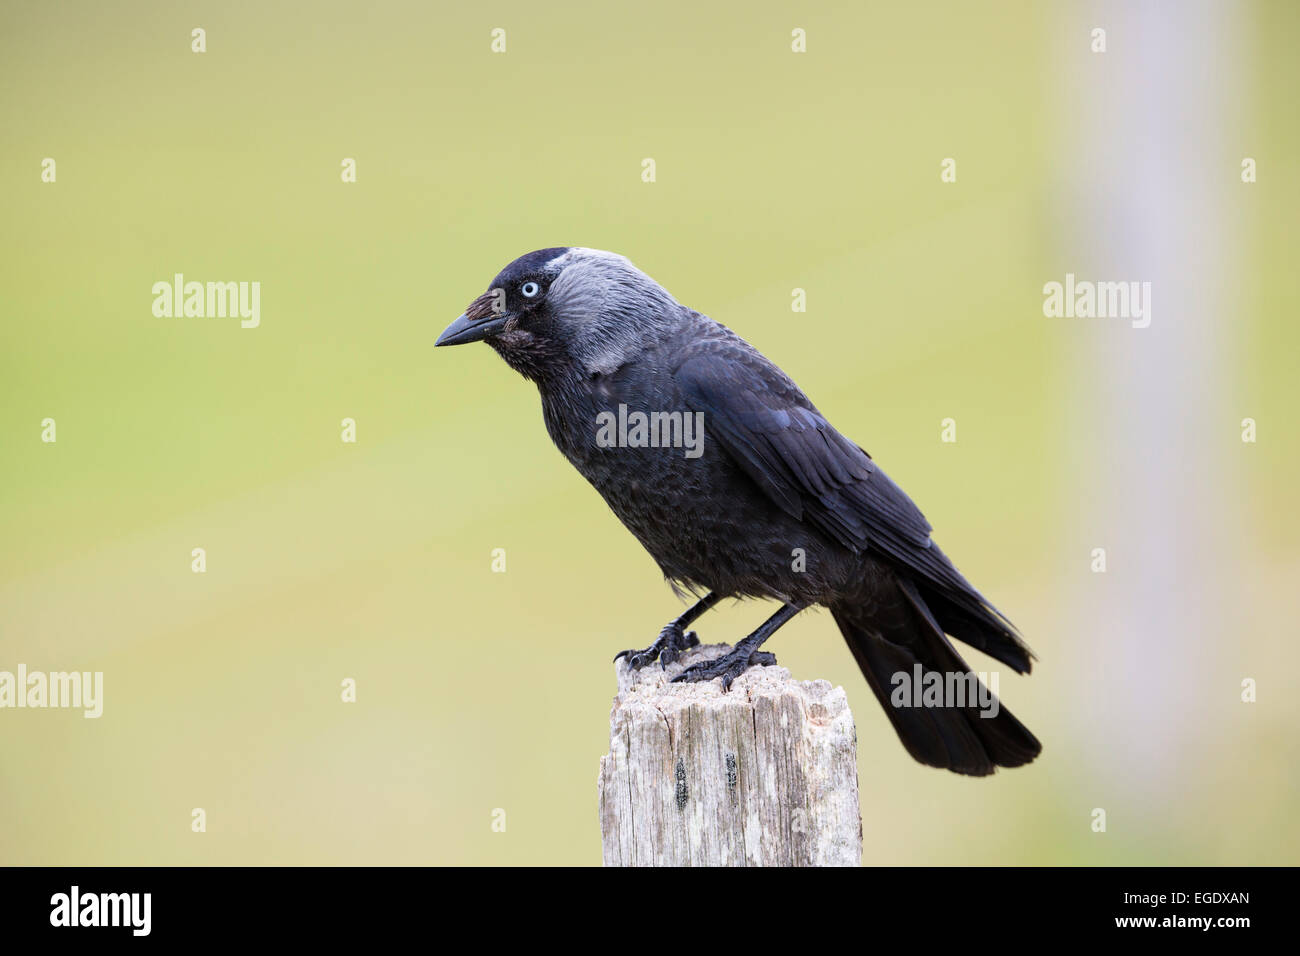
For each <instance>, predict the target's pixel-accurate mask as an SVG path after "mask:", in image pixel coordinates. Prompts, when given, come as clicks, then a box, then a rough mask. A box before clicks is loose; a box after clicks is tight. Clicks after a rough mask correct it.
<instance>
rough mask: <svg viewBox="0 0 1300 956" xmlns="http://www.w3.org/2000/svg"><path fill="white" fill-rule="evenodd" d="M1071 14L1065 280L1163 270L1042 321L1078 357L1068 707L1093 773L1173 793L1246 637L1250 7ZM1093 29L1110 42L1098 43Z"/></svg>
mask: <svg viewBox="0 0 1300 956" xmlns="http://www.w3.org/2000/svg"><path fill="white" fill-rule="evenodd" d="M1070 10H1071V12H1070V13H1069V14H1068V15H1067V17H1065V18H1064V20H1065V22H1063V23H1062V24H1061V27H1062V30H1063V33H1064V36H1063V37H1062V38H1060V40H1059V41H1058V42H1059V43H1060V48H1061V50H1062V56H1061V57H1060V58H1059V59H1058V61H1057V65H1056V69H1059V70H1061V71H1063V73H1064V72H1065V71H1068V75H1062V77H1061V78H1060V80H1059V82H1060V85H1061V89H1062V91H1063V93H1064V96H1063V98H1062V99H1061V101H1060V103H1061V106H1062V107H1063V114H1062V115H1060V116H1058V117H1056V122H1057V128H1059V129H1060V130H1062V132H1063V138H1062V142H1061V149H1060V152H1059V154H1058V155H1059V159H1058V163H1059V172H1060V179H1059V181H1058V185H1057V192H1056V196H1057V198H1058V201H1059V202H1060V204H1061V206H1060V208H1059V209H1058V210H1057V218H1056V219H1055V220H1054V221H1053V222H1052V223H1051V226H1052V229H1053V232H1054V234H1055V240H1056V241H1055V246H1054V255H1053V261H1054V262H1056V263H1057V264H1058V266H1059V270H1060V273H1061V274H1059V275H1053V276H1051V277H1050V279H1054V280H1056V281H1059V282H1063V281H1064V278H1065V277H1064V273H1065V272H1067V271H1070V272H1074V273H1075V275H1076V278H1077V279H1079V280H1091V281H1117V282H1133V281H1136V282H1139V283H1140V282H1150V283H1151V303H1150V307H1151V313H1150V314H1151V323H1150V325H1149V327H1147V328H1134V327H1133V325H1132V323H1131V322H1130V321H1128V320H1125V319H1121V318H1062V319H1044V321H1049V322H1060V323H1066V324H1065V325H1063V326H1062V327H1061V328H1060V329H1059V330H1058V331H1059V340H1060V341H1061V342H1062V343H1064V344H1065V347H1067V348H1069V349H1070V350H1071V356H1072V357H1071V362H1070V364H1071V367H1072V374H1071V376H1070V377H1069V379H1068V380H1067V381H1065V382H1063V383H1062V385H1063V387H1064V388H1066V389H1068V397H1067V407H1068V408H1069V412H1068V414H1067V418H1066V422H1065V426H1066V427H1067V428H1068V429H1069V430H1070V431H1069V436H1068V441H1067V442H1066V445H1067V447H1068V452H1067V455H1068V456H1069V461H1068V464H1069V466H1070V469H1071V475H1072V479H1071V481H1072V483H1073V486H1072V488H1071V492H1072V499H1073V501H1074V503H1075V517H1074V519H1073V528H1072V529H1071V530H1072V531H1073V535H1072V536H1071V537H1070V538H1069V542H1070V553H1069V554H1067V555H1066V556H1065V566H1066V567H1067V569H1068V571H1067V580H1068V581H1069V585H1068V586H1069V589H1070V600H1068V601H1067V602H1066V603H1065V605H1064V607H1063V614H1062V617H1063V621H1062V624H1063V627H1064V628H1065V631H1064V633H1063V634H1062V638H1063V640H1068V641H1069V644H1070V648H1069V651H1068V654H1069V655H1070V656H1071V657H1073V658H1074V661H1075V664H1076V665H1077V666H1078V668H1079V670H1078V672H1077V675H1076V676H1077V682H1076V683H1075V684H1074V686H1075V688H1076V690H1075V693H1076V695H1077V699H1076V701H1075V709H1074V710H1073V711H1072V713H1071V715H1070V717H1071V719H1072V720H1074V721H1076V722H1077V724H1076V727H1075V730H1076V732H1077V735H1078V736H1077V739H1079V740H1081V741H1084V742H1085V743H1084V744H1083V746H1084V748H1085V749H1084V751H1083V753H1082V754H1081V755H1080V756H1081V757H1083V758H1084V760H1085V763H1086V771H1087V772H1088V773H1098V772H1102V771H1103V769H1104V772H1106V773H1109V774H1111V775H1112V777H1111V778H1110V780H1111V783H1112V784H1114V783H1117V782H1118V781H1119V780H1121V779H1122V780H1123V781H1124V782H1125V789H1131V790H1132V791H1133V792H1134V795H1135V796H1146V797H1158V796H1163V795H1168V794H1170V793H1171V792H1173V791H1176V790H1177V789H1178V788H1179V787H1181V786H1182V785H1183V783H1182V782H1181V781H1183V780H1184V779H1189V778H1191V777H1192V776H1193V770H1194V767H1195V765H1196V761H1197V759H1198V757H1200V756H1203V749H1204V748H1200V749H1201V751H1202V752H1201V753H1199V754H1198V741H1201V740H1203V735H1205V734H1207V733H1209V732H1210V731H1211V730H1212V729H1213V728H1212V721H1213V712H1214V711H1215V710H1217V709H1220V708H1222V707H1223V706H1224V705H1225V702H1227V701H1229V700H1231V699H1232V695H1233V694H1234V689H1233V688H1234V685H1235V683H1236V680H1237V679H1236V678H1234V677H1232V675H1228V674H1225V673H1223V672H1222V670H1221V668H1219V667H1218V666H1217V664H1218V663H1219V658H1220V655H1221V653H1222V652H1223V650H1224V649H1225V647H1226V646H1228V645H1230V644H1231V642H1233V641H1235V640H1238V639H1239V636H1238V635H1237V634H1234V632H1233V626H1232V612H1233V608H1232V607H1231V606H1230V601H1231V598H1230V597H1229V595H1231V594H1232V592H1233V590H1234V589H1235V588H1236V587H1237V585H1236V576H1237V574H1238V570H1237V568H1238V564H1237V562H1236V561H1235V547H1234V544H1233V533H1232V526H1233V523H1234V522H1236V521H1237V520H1238V518H1237V512H1238V508H1239V504H1238V503H1239V502H1240V500H1241V499H1240V496H1239V495H1238V494H1237V492H1236V489H1235V488H1234V487H1233V485H1234V482H1233V471H1232V468H1231V465H1230V464H1229V463H1227V462H1225V461H1224V460H1223V449H1224V448H1227V447H1231V446H1230V445H1229V444H1228V443H1229V441H1231V440H1232V439H1233V437H1234V434H1235V432H1234V433H1225V429H1231V428H1233V425H1234V421H1235V419H1239V418H1240V416H1239V415H1235V410H1234V409H1230V408H1226V407H1224V402H1225V400H1226V398H1227V396H1228V394H1229V393H1228V392H1227V391H1226V386H1227V385H1228V383H1229V379H1230V373H1231V369H1232V359H1231V356H1232V352H1233V346H1234V336H1233V328H1234V325H1235V324H1236V323H1237V322H1238V321H1240V317H1239V316H1237V315H1235V314H1234V310H1233V302H1232V290H1233V287H1234V281H1235V280H1234V272H1235V261H1234V245H1235V243H1236V238H1237V237H1236V236H1235V235H1234V232H1233V230H1232V228H1231V226H1232V223H1233V221H1234V216H1235V213H1234V211H1233V209H1232V208H1230V207H1228V206H1227V204H1226V203H1225V202H1224V195H1225V191H1226V189H1227V187H1228V185H1229V184H1232V183H1235V182H1237V180H1238V176H1239V172H1240V167H1239V163H1240V157H1241V155H1248V154H1249V153H1248V151H1247V150H1246V147H1245V146H1244V145H1239V144H1238V143H1236V142H1235V141H1234V138H1233V133H1232V128H1233V125H1234V121H1233V119H1232V117H1233V115H1234V113H1235V112H1238V111H1240V108H1241V103H1240V100H1239V98H1238V97H1239V93H1240V88H1241V83H1240V78H1239V75H1238V74H1239V72H1240V69H1241V64H1240V62H1239V56H1240V49H1239V46H1238V41H1237V36H1238V34H1239V32H1240V30H1241V26H1242V25H1241V24H1240V23H1239V22H1236V21H1237V20H1238V18H1241V17H1243V16H1246V15H1248V13H1249V11H1248V9H1247V8H1245V7H1244V6H1238V5H1233V4H1222V3H1215V2H1189V3H1127V2H1125V3H1114V4H1109V5H1106V4H1102V5H1089V6H1088V7H1087V8H1086V9H1084V8H1082V7H1071V8H1070ZM1095 28H1101V29H1104V30H1105V31H1106V46H1107V49H1106V52H1104V53H1095V52H1093V51H1092V49H1091V46H1092V43H1093V39H1094V37H1093V30H1094V29H1095ZM1233 157H1236V158H1235V159H1234V158H1233ZM1238 188H1243V187H1238ZM1044 281H1048V280H1044ZM1234 416H1235V417H1234ZM1093 548H1105V549H1106V566H1107V570H1106V572H1105V573H1104V574H1094V573H1093V572H1092V570H1091V567H1090V565H1091V560H1092V556H1091V551H1092V549H1093ZM1239 620H1240V617H1239ZM1237 626H1238V627H1240V626H1241V625H1240V623H1238V625H1237ZM1112 792H1114V791H1113V790H1112ZM1148 805H1149V806H1154V804H1148Z"/></svg>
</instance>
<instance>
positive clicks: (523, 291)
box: [519, 282, 542, 299]
mask: <svg viewBox="0 0 1300 956" xmlns="http://www.w3.org/2000/svg"><path fill="white" fill-rule="evenodd" d="M541 291H542V287H541V286H539V285H538V284H537V283H536V282H525V283H524V284H523V285H521V286H520V287H519V294H520V295H522V296H523V297H524V298H525V299H532V298H534V297H536V295H537V293H539V292H541Z"/></svg>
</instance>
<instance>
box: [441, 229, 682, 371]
mask: <svg viewBox="0 0 1300 956" xmlns="http://www.w3.org/2000/svg"><path fill="white" fill-rule="evenodd" d="M680 311H681V306H679V305H678V304H677V302H676V301H675V300H674V299H673V297H672V296H671V295H669V294H668V292H667V291H665V290H664V288H663V287H662V286H660V285H659V283H657V282H655V281H654V280H653V279H651V278H650V277H649V276H648V275H646V274H645V273H644V272H642V271H641V270H639V269H638V268H637V267H636V266H634V265H632V263H631V262H629V261H628V260H627V259H625V258H624V257H623V256H619V255H615V254H614V253H612V252H602V251H600V250H599V249H584V248H580V247H557V248H552V249H539V250H538V251H537V252H530V253H528V255H526V256H520V257H519V258H518V259H516V260H515V261H514V262H512V263H510V265H508V266H506V267H505V268H504V269H502V270H501V272H500V273H498V274H497V277H496V278H495V279H493V280H492V282H491V283H489V285H488V290H487V291H486V292H484V293H483V294H482V295H480V296H479V297H478V298H477V299H475V300H474V301H473V302H471V303H470V305H469V308H467V309H466V310H465V313H464V314H463V315H461V316H460V318H458V319H456V321H455V322H453V323H451V325H449V326H447V328H446V329H444V330H443V333H442V335H440V336H438V341H437V343H435V344H437V345H463V344H465V343H466V342H479V341H484V342H487V343H488V344H489V345H491V346H492V347H493V348H494V349H496V350H497V352H498V353H499V354H500V355H501V357H502V358H504V359H505V360H506V362H508V363H509V364H510V365H511V366H512V367H513V368H515V369H516V370H517V371H519V372H521V373H523V374H524V375H526V376H528V377H529V378H532V379H542V378H545V377H547V376H548V375H552V374H555V373H556V372H558V371H561V370H564V371H570V370H572V371H578V372H581V373H585V374H593V373H597V372H611V371H613V370H614V369H616V368H618V367H619V366H620V365H622V364H623V363H625V362H627V361H628V360H629V359H631V358H633V357H635V356H636V355H637V354H639V353H640V352H641V351H642V350H643V349H645V348H646V347H647V345H649V344H652V343H653V342H655V341H657V340H658V337H659V335H660V334H661V333H662V331H663V330H666V329H669V328H671V327H673V325H674V323H675V322H676V321H678V320H679V313H680Z"/></svg>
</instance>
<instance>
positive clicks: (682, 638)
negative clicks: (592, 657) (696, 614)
mask: <svg viewBox="0 0 1300 956" xmlns="http://www.w3.org/2000/svg"><path fill="white" fill-rule="evenodd" d="M699 643H700V639H699V638H698V637H697V636H696V634H695V632H694V631H688V632H685V633H683V631H682V626H681V625H680V624H677V623H675V622H674V623H672V624H669V625H667V626H666V627H665V628H664V629H663V630H662V631H660V632H659V637H658V638H657V639H656V640H655V642H654V643H653V644H651V645H650V646H649V647H647V648H646V649H645V650H643V651H637V650H626V651H619V652H618V653H617V654H615V655H614V660H618V659H619V658H620V657H626V658H627V666H628V669H629V670H634V671H636V670H640V669H641V668H643V667H645V666H646V665H647V664H653V663H654V662H655V661H656V660H657V661H659V662H661V663H662V664H663V666H664V667H667V666H668V665H669V664H672V663H674V662H676V660H677V658H679V657H681V656H682V651H684V650H686V649H687V648H688V647H695V646H696V645H697V644H699Z"/></svg>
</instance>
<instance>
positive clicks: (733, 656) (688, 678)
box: [673, 641, 776, 692]
mask: <svg viewBox="0 0 1300 956" xmlns="http://www.w3.org/2000/svg"><path fill="white" fill-rule="evenodd" d="M775 663H776V655H775V654H771V653H769V652H767V651H752V650H750V649H749V648H748V647H745V646H744V642H743V641H742V642H741V643H740V644H737V645H736V647H735V649H734V650H732V651H729V652H728V653H726V654H723V655H722V656H721V657H715V658H713V660H711V661H701V662H700V663H698V664H692V665H691V666H690V667H688V668H686V670H684V671H682V672H681V673H680V674H678V675H677V676H676V677H674V678H673V683H678V682H683V683H695V682H697V681H706V680H713V679H714V678H715V677H720V678H722V689H723V691H724V692H725V691H728V690H730V689H731V682H732V681H734V680H735V679H736V678H737V677H739V676H740V675H741V674H743V673H745V671H747V670H749V669H750V668H751V667H766V666H768V665H769V664H775Z"/></svg>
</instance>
